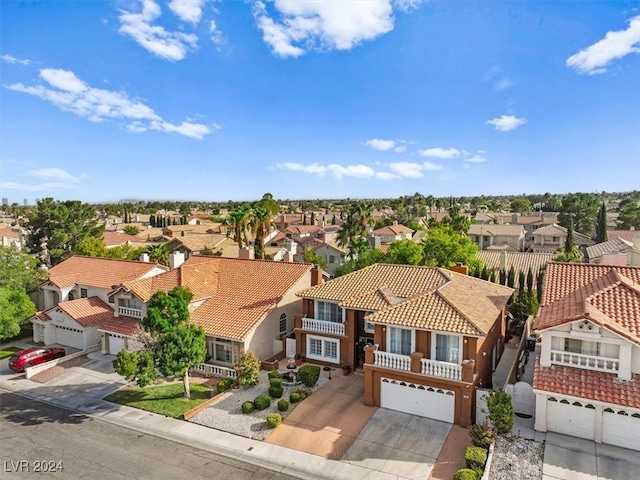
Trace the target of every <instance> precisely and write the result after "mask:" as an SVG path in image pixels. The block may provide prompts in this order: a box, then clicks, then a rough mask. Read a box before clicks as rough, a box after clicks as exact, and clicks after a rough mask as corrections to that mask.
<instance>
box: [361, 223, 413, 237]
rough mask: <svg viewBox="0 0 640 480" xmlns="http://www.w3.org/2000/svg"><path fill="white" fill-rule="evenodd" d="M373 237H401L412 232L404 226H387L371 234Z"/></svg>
mask: <svg viewBox="0 0 640 480" xmlns="http://www.w3.org/2000/svg"><path fill="white" fill-rule="evenodd" d="M371 233H372V234H373V235H401V234H403V233H413V230H412V229H410V228H409V227H405V226H404V225H388V226H386V227H382V228H378V229H377V230H374V231H373V232H371Z"/></svg>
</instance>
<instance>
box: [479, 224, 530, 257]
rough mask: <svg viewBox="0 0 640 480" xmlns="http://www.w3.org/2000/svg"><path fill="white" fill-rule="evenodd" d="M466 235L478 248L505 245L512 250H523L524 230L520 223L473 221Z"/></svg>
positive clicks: (483, 248)
mask: <svg viewBox="0 0 640 480" xmlns="http://www.w3.org/2000/svg"><path fill="white" fill-rule="evenodd" d="M467 235H468V236H469V239H470V240H471V241H472V242H473V243H475V244H476V245H478V247H480V250H487V249H489V248H490V247H494V248H495V247H500V246H505V247H506V248H510V249H513V250H514V251H518V252H521V251H524V239H525V230H524V227H523V226H522V225H493V224H477V223H474V224H472V225H471V226H470V227H469V231H468V233H467Z"/></svg>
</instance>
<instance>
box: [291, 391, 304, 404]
mask: <svg viewBox="0 0 640 480" xmlns="http://www.w3.org/2000/svg"><path fill="white" fill-rule="evenodd" d="M300 400H302V398H300V394H299V393H298V392H291V395H289V401H290V402H291V403H298V402H299V401H300Z"/></svg>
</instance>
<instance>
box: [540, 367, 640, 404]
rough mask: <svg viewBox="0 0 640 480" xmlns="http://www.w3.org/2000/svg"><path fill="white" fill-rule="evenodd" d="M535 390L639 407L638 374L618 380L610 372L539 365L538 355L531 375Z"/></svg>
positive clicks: (639, 380) (639, 376)
mask: <svg viewBox="0 0 640 480" xmlns="http://www.w3.org/2000/svg"><path fill="white" fill-rule="evenodd" d="M533 388H534V390H543V391H545V392H552V393H558V394H561V395H571V396H573V397H578V398H586V399H589V400H595V401H599V402H605V403H613V404H616V405H624V406H626V407H631V408H640V375H637V374H634V375H632V377H631V380H626V381H625V380H619V379H618V377H617V375H615V374H613V373H605V372H596V371H594V370H585V369H582V368H574V367H565V366H561V365H552V366H550V367H541V366H540V362H539V358H536V366H535V371H534V376H533Z"/></svg>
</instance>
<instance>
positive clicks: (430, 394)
mask: <svg viewBox="0 0 640 480" xmlns="http://www.w3.org/2000/svg"><path fill="white" fill-rule="evenodd" d="M380 406H381V407H383V408H389V409H391V410H398V411H400V412H405V413H410V414H412V415H419V416H421V417H427V418H433V419H435V420H441V421H443V422H450V423H453V416H454V412H455V406H456V401H455V394H454V392H452V391H451V390H444V389H441V388H435V387H429V386H425V385H417V384H414V383H409V382H401V381H398V380H393V379H391V378H382V380H381V385H380Z"/></svg>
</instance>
